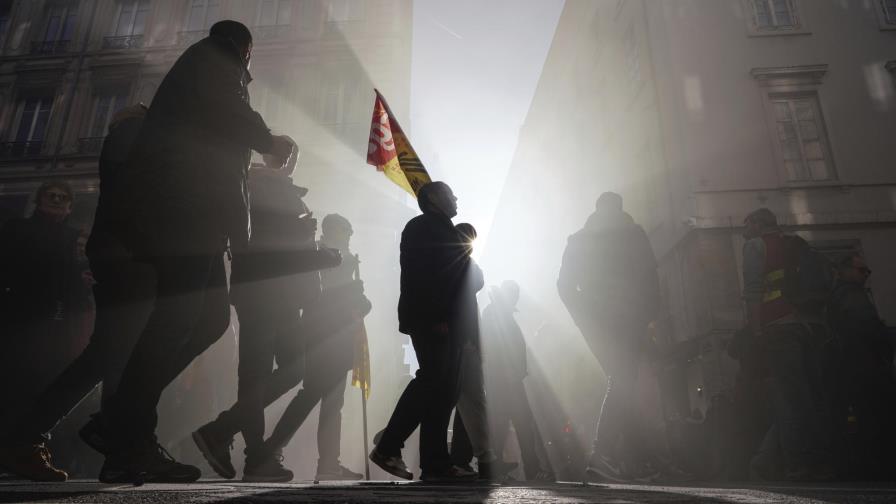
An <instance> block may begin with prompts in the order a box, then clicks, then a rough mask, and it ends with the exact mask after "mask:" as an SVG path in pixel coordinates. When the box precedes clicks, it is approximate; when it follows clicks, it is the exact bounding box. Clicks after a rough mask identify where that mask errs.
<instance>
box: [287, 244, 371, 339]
mask: <svg viewBox="0 0 896 504" xmlns="http://www.w3.org/2000/svg"><path fill="white" fill-rule="evenodd" d="M340 252H341V253H342V264H341V265H339V266H338V267H336V268H331V269H327V270H324V271H321V273H320V275H321V285H322V287H323V289H322V292H321V295H320V297H319V298H318V299H317V300H316V301H315V302H314V303H312V304H310V305H309V306H308V307H307V308H306V309H305V310H303V311H302V323H303V324H304V325H305V328H306V329H307V333H306V334H307V335H308V341H309V342H311V343H312V344H313V343H314V342H317V341H320V340H323V339H331V338H336V339H339V340H340V341H341V342H342V345H341V348H342V351H343V352H346V353H349V354H354V347H353V344H354V337H355V334H354V333H353V332H352V330H351V326H352V325H354V324H357V323H360V322H361V321H362V320H363V319H364V317H365V316H367V314H368V313H370V310H371V309H372V308H373V305H372V304H371V303H370V300H369V299H367V296H365V295H364V284H363V283H362V282H361V280H360V278H356V276H357V275H356V271H357V270H358V265H359V261H358V259H357V258H356V257H355V256H354V255H353V254H352V253H351V251H350V250H340Z"/></svg>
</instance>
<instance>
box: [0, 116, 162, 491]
mask: <svg viewBox="0 0 896 504" xmlns="http://www.w3.org/2000/svg"><path fill="white" fill-rule="evenodd" d="M145 115H146V106H144V105H143V104H139V105H133V106H130V107H126V108H124V109H122V110H120V111H119V112H117V113H116V114H115V115H114V116H113V117H112V120H111V121H110V124H109V134H108V135H107V136H106V138H105V140H104V141H103V148H102V152H101V153H100V159H99V172H100V197H99V200H98V202H97V208H96V214H95V217H94V222H93V228H92V230H91V234H90V239H89V240H88V242H87V255H88V256H89V259H90V269H91V272H92V276H93V279H94V280H95V281H96V283H95V284H94V285H93V292H94V299H95V300H96V304H97V311H98V317H97V319H96V323H95V325H94V331H93V334H92V336H91V338H90V342H89V343H88V345H87V347H86V348H84V351H83V352H81V354H80V355H79V356H78V357H77V358H76V359H75V360H74V361H73V362H72V363H71V364H70V365H69V366H68V367H67V368H66V369H65V370H64V371H63V372H62V373H60V374H59V375H58V376H57V377H56V379H55V380H53V382H52V383H51V384H50V386H49V387H47V388H46V389H45V390H44V391H43V392H42V393H41V394H40V396H39V397H38V399H37V401H36V402H35V403H34V405H33V406H32V407H31V408H30V409H29V410H27V411H26V412H25V414H23V415H22V416H21V418H20V419H19V420H18V421H17V422H16V427H15V428H13V429H12V431H11V433H10V436H9V444H8V445H6V446H5V447H4V448H3V449H2V450H0V451H2V452H3V453H4V454H7V455H10V454H17V458H16V460H17V462H12V461H7V462H6V463H4V464H3V465H5V466H7V467H9V468H11V470H14V472H16V474H19V475H21V476H25V477H28V478H31V479H36V480H46V479H50V480H54V479H57V478H59V477H60V476H59V474H58V473H57V472H55V471H53V470H52V469H51V466H49V465H48V461H49V455H48V454H47V456H41V455H40V454H41V452H46V450H47V448H46V444H45V443H46V441H47V440H49V439H50V431H52V430H53V428H54V427H55V426H56V425H57V424H58V423H59V422H60V421H61V420H62V419H63V418H65V417H66V416H67V415H68V413H69V412H70V411H71V410H72V409H74V407H75V406H77V405H78V403H79V402H81V400H82V399H84V398H85V396H87V395H88V394H89V393H90V392H91V391H92V390H93V389H94V388H95V387H96V386H97V384H99V383H100V382H102V383H103V387H102V399H103V404H105V402H106V400H108V398H109V397H111V395H112V394H113V392H114V391H115V388H116V386H117V383H118V378H119V377H120V375H121V370H122V369H123V368H124V366H125V364H126V363H127V359H128V357H129V356H130V353H131V349H132V348H133V345H134V343H135V342H136V340H137V337H138V336H139V335H140V331H141V330H142V329H143V326H144V324H145V323H146V319H147V317H148V316H149V311H150V309H151V308H152V304H151V302H152V298H153V297H154V289H155V275H154V274H153V272H152V269H151V268H150V267H149V266H148V265H147V264H145V263H140V262H136V261H134V260H133V259H132V258H131V256H130V253H129V252H128V250H127V249H125V247H124V246H123V245H122V243H121V240H120V239H119V238H118V237H117V233H116V231H115V230H114V229H110V227H109V225H108V223H109V221H110V219H111V216H110V215H108V211H109V209H108V207H107V204H106V198H105V197H104V196H103V195H104V194H106V193H110V194H114V193H115V192H116V190H117V188H116V184H117V181H118V180H119V178H120V177H121V170H122V169H123V167H124V161H125V159H126V158H127V156H128V153H129V152H130V148H131V146H132V145H133V142H134V138H136V136H137V133H138V132H139V131H140V126H141V125H142V123H143V118H144V117H145ZM90 432H91V429H90V428H88V429H87V430H85V433H86V434H87V436H86V437H87V438H88V440H89V441H90V442H91V444H96V443H98V442H101V440H100V441H96V440H93V439H92V436H90ZM100 449H101V448H100Z"/></svg>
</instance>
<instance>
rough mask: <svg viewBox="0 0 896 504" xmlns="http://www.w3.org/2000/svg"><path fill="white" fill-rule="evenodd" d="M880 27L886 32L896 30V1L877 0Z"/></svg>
mask: <svg viewBox="0 0 896 504" xmlns="http://www.w3.org/2000/svg"><path fill="white" fill-rule="evenodd" d="M876 2H877V5H878V9H877V13H878V17H879V18H880V27H881V28H882V29H885V30H896V0H876Z"/></svg>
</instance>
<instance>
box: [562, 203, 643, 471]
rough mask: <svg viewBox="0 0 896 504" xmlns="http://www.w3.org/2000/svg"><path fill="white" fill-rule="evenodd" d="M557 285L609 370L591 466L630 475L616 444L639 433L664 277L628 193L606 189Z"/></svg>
mask: <svg viewBox="0 0 896 504" xmlns="http://www.w3.org/2000/svg"><path fill="white" fill-rule="evenodd" d="M557 289H558V290H559V292H560V298H561V299H562V300H563V303H564V304H565V305H566V308H567V309H568V310H569V313H570V315H571V316H572V318H573V320H574V321H575V323H576V325H578V326H579V329H581V331H582V335H583V336H585V341H586V342H587V343H588V346H589V347H591V351H592V352H593V353H594V356H595V357H597V360H598V362H600V366H601V368H603V370H604V374H605V375H606V376H607V391H606V394H605V396H604V402H603V406H602V407H601V411H600V419H599V420H598V423H597V433H596V436H595V440H594V452H593V454H592V456H591V458H590V460H589V462H588V467H587V472H588V473H589V474H593V475H596V476H601V477H603V478H605V479H610V480H623V479H626V478H627V477H628V476H630V475H629V474H623V471H622V468H621V466H620V461H619V457H618V455H617V454H616V448H617V444H618V442H619V440H620V438H624V439H625V442H626V444H627V447H628V449H629V450H628V451H629V452H633V451H634V446H633V443H635V442H637V440H638V438H639V436H638V433H637V432H636V431H635V430H634V426H635V425H636V424H637V422H636V421H635V419H634V418H633V417H632V415H633V410H632V405H633V402H634V397H635V390H634V388H635V385H636V380H637V376H638V363H639V355H640V354H641V352H643V348H644V347H645V343H646V341H647V335H648V333H647V326H648V324H649V323H650V322H651V321H653V320H655V317H656V314H657V310H658V308H659V280H658V278H657V273H656V259H655V258H654V256H653V249H651V247H650V242H649V241H648V239H647V235H646V234H645V233H644V230H643V229H642V228H641V226H638V225H637V224H635V223H634V221H633V220H632V218H631V216H630V215H629V214H627V213H626V212H625V211H623V209H622V196H620V195H618V194H616V193H612V192H605V193H603V194H601V195H600V197H599V198H598V200H597V205H596V210H595V212H594V213H593V214H591V216H590V217H589V218H588V221H587V222H586V223H585V227H584V228H583V229H582V230H581V231H579V232H577V233H575V234H574V235H572V236H570V237H569V243H568V244H567V246H566V250H565V251H564V253H563V264H562V265H561V267H560V278H559V279H558V280H557Z"/></svg>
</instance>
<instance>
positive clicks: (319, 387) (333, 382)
mask: <svg viewBox="0 0 896 504" xmlns="http://www.w3.org/2000/svg"><path fill="white" fill-rule="evenodd" d="M321 231H322V234H321V237H320V242H319V246H320V247H321V248H325V249H336V250H339V252H340V253H341V255H342V257H343V262H342V264H341V265H340V266H339V267H337V268H332V269H328V270H323V271H321V285H322V287H323V291H322V293H321V295H320V297H319V298H317V299H315V300H314V301H313V302H312V303H310V304H309V305H308V306H307V308H305V309H304V310H303V312H302V321H303V329H304V331H303V335H304V345H305V376H304V380H303V381H302V388H301V389H300V390H299V391H298V392H297V393H296V396H295V397H294V398H293V399H292V400H291V401H290V402H289V404H288V405H287V406H286V410H284V411H283V415H282V416H281V418H280V420H279V421H278V422H277V425H276V426H275V427H274V430H273V431H272V432H271V435H270V437H269V438H268V439H267V440H266V441H265V446H266V449H267V450H268V451H269V452H271V453H281V452H282V451H283V449H284V448H286V445H287V444H289V441H290V440H291V439H292V437H293V435H295V433H296V431H298V430H299V427H301V426H302V424H303V423H304V422H305V420H306V419H307V418H308V415H310V414H311V411H312V410H314V407H315V406H317V405H318V403H320V416H319V420H318V424H317V452H318V461H317V471H316V473H315V476H314V479H315V480H317V481H338V480H359V479H361V478H363V477H364V475H363V474H360V473H357V472H354V471H352V470H350V469H348V468H347V467H345V466H343V465H342V463H341V462H340V460H339V454H340V444H341V440H342V407H343V405H344V404H345V386H346V383H345V382H346V377H347V374H348V372H349V371H350V370H351V369H352V366H353V365H354V362H355V359H354V358H355V351H356V343H357V341H358V337H359V333H360V332H361V331H363V330H364V326H363V324H364V317H365V316H367V314H368V313H370V310H371V309H372V307H373V305H372V304H371V303H370V300H369V299H367V296H365V295H364V283H363V282H362V281H361V278H360V261H359V259H358V257H357V256H355V255H354V254H352V251H351V249H350V240H351V236H352V234H353V232H354V231H353V230H352V225H351V223H350V222H349V221H348V219H346V218H345V217H343V216H341V215H339V214H329V215H327V216H326V217H324V219H323V221H322V222H321Z"/></svg>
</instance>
